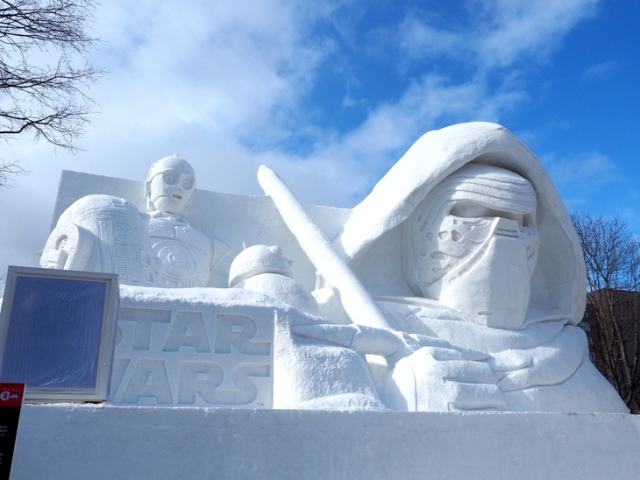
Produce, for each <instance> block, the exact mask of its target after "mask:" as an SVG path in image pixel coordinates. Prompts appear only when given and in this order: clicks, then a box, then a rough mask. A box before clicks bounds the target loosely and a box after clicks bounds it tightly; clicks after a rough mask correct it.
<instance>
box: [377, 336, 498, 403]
mask: <svg viewBox="0 0 640 480" xmlns="http://www.w3.org/2000/svg"><path fill="white" fill-rule="evenodd" d="M381 390H382V391H381V392H380V397H381V400H382V401H383V402H384V403H385V404H386V405H387V406H388V407H389V408H391V409H393V410H396V411H404V412H407V411H408V412H415V411H425V412H447V411H467V410H504V409H505V408H506V403H505V399H504V393H503V391H502V390H501V389H500V387H498V377H497V376H496V374H495V372H494V371H493V370H492V369H491V367H490V366H489V365H488V364H487V363H485V362H479V361H472V360H470V359H469V358H468V357H467V356H466V355H465V354H464V353H463V352H461V351H456V350H454V349H450V348H440V347H422V348H420V349H419V350H417V351H416V352H414V353H413V354H411V355H410V356H408V357H405V358H403V359H401V360H400V361H398V363H397V364H396V366H395V368H394V369H393V370H391V371H389V373H388V374H387V377H386V378H385V380H384V383H383V385H382V389H381Z"/></svg>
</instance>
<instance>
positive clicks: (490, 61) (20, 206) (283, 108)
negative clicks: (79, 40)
mask: <svg viewBox="0 0 640 480" xmlns="http://www.w3.org/2000/svg"><path fill="white" fill-rule="evenodd" d="M347 3H348V2H347ZM595 3H596V0H566V1H564V2H563V3H560V2H552V1H550V0H538V1H535V2H525V1H524V0H513V2H507V1H506V0H492V1H487V2H483V3H482V4H479V3H476V2H469V5H470V8H471V10H470V11H471V12H472V13H474V12H475V13H474V15H477V16H478V18H477V21H472V22H471V27H469V28H467V29H466V30H460V29H451V30H437V29H436V28H435V27H434V26H432V25H430V24H429V23H428V22H425V21H424V19H422V18H419V17H417V16H414V17H407V19H406V20H405V21H404V23H403V24H402V25H401V31H402V35H403V36H402V38H401V48H402V49H403V50H404V51H405V52H406V53H407V55H408V56H409V57H411V58H419V57H424V56H427V57H434V56H446V57H459V58H463V57H468V56H470V57H471V58H472V59H474V61H473V62H471V69H472V70H473V71H472V72H471V74H470V75H469V77H468V78H467V79H465V80H463V81H459V82H455V81H453V80H452V79H451V78H448V77H446V76H443V75H435V74H431V73H429V72H428V71H426V72H422V73H421V74H420V76H417V77H416V78H414V79H412V80H411V81H409V82H408V83H407V86H406V89H405V91H404V92H400V93H399V94H398V93H397V92H396V94H395V95H396V96H395V100H393V99H391V97H390V96H389V97H386V98H382V100H376V101H377V102H378V103H377V104H375V103H373V101H371V100H367V102H366V103H365V102H363V101H362V100H361V99H360V98H358V97H357V96H356V95H355V94H354V95H350V96H349V97H346V98H345V107H348V106H349V105H352V106H353V105H357V106H361V105H364V104H367V105H373V106H372V107H371V110H370V111H369V114H368V116H367V118H366V120H365V121H364V122H363V123H362V124H361V125H359V126H357V127H356V128H353V129H352V130H350V131H334V130H329V129H328V128H326V127H321V126H320V125H319V124H318V123H317V122H315V120H314V113H313V112H314V109H315V108H317V106H314V105H310V104H309V103H307V100H308V95H309V92H310V91H311V90H312V88H313V86H314V84H315V83H316V82H319V81H322V79H321V78H319V77H318V75H319V73H318V72H319V70H318V67H319V66H320V65H322V64H323V62H333V61H334V60H336V59H337V58H339V61H340V62H344V63H345V64H348V62H349V56H348V55H351V54H353V53H349V54H347V53H345V51H340V48H341V47H340V45H338V44H337V42H338V40H336V39H335V38H334V39H332V38H328V37H326V36H321V35H318V34H316V33H314V32H315V30H314V29H315V27H316V26H317V25H318V24H319V23H322V24H323V25H325V26H326V24H331V23H333V24H339V25H340V29H341V35H342V37H341V38H348V39H349V41H350V42H351V43H349V48H353V47H354V45H356V46H357V38H359V37H358V36H354V35H349V31H348V29H349V28H352V27H351V26H350V23H349V21H347V20H344V21H339V22H337V21H336V17H338V16H340V15H342V11H341V10H338V7H339V5H340V2H339V1H338V0H336V1H334V2H316V3H314V2H305V1H302V0H264V1H260V2H255V1H253V0H237V1H234V2H231V1H218V2H207V1H204V0H190V1H188V2H178V1H177V0H166V1H163V2H157V1H151V0H140V1H137V2H128V1H125V0H112V1H109V2H103V5H101V6H100V7H99V8H100V9H99V11H98V12H96V18H97V19H98V23H97V24H96V26H95V32H96V35H98V36H100V37H102V38H103V39H104V40H105V42H106V43H104V44H103V45H102V46H101V47H100V48H99V49H97V50H96V51H95V52H93V53H92V54H91V56H90V60H91V61H92V62H93V63H94V64H96V65H100V66H104V68H105V69H107V70H108V72H109V73H108V74H107V78H106V79H105V80H103V81H102V82H101V83H100V84H99V85H97V86H96V87H93V88H92V90H91V91H90V94H91V95H92V96H94V97H95V98H96V100H97V101H98V103H99V104H100V106H101V112H100V113H99V114H98V115H95V116H93V117H92V121H93V122H94V126H93V127H91V128H90V129H89V131H88V132H87V135H86V136H85V137H84V139H83V140H82V141H81V143H80V145H79V146H80V147H81V148H84V149H85V151H84V152H81V153H80V154H79V155H77V156H71V155H69V154H67V153H66V152H63V151H59V152H58V154H57V155H55V156H54V155H53V154H52V149H51V147H49V146H48V145H46V144H38V145H33V144H32V143H31V142H30V141H29V140H28V139H22V140H20V141H17V142H15V143H13V144H12V145H10V146H9V147H8V148H6V149H4V152H3V158H5V159H6V160H13V159H20V160H21V162H22V165H23V166H24V167H25V168H26V169H27V170H30V171H31V172H32V173H31V175H29V176H28V177H23V178H20V179H19V181H18V182H16V183H17V186H16V188H14V189H12V190H8V191H4V192H2V193H0V195H1V196H2V197H1V201H2V202H3V203H2V205H3V207H2V210H0V245H2V246H3V250H2V252H0V272H1V271H2V270H3V269H4V267H5V265H6V264H7V263H9V262H15V263H28V264H35V262H36V261H37V257H35V256H34V253H35V252H36V251H38V250H40V249H41V248H42V246H43V245H44V242H45V240H46V234H47V231H48V227H49V222H50V215H51V212H52V210H53V202H54V198H55V194H56V187H57V181H58V178H59V175H60V170H61V169H69V170H79V171H86V172H89V173H96V174H102V175H109V176H115V177H121V178H130V179H140V180H142V179H143V178H144V177H145V175H146V171H147V169H148V167H149V165H150V164H151V163H152V162H153V161H155V160H157V159H158V158H161V157H163V156H166V155H168V154H172V153H176V152H179V153H180V154H181V155H182V156H183V157H184V158H186V159H188V160H189V161H190V162H191V163H192V164H193V165H194V167H195V169H196V173H197V176H198V186H199V187H200V188H205V189H209V190H219V191H225V192H234V193H242V194H259V193H261V191H260V189H259V187H258V184H257V181H256V180H255V172H256V170H257V167H258V165H259V164H261V163H265V164H268V165H269V166H271V167H272V168H273V169H274V170H275V171H276V172H278V173H279V174H280V175H281V177H282V178H283V179H284V180H285V181H286V182H288V183H289V185H290V186H291V188H292V189H293V190H294V192H295V193H296V194H298V195H299V196H300V197H301V199H302V200H303V201H305V202H312V203H323V204H329V205H339V206H350V205H353V204H355V203H356V202H357V201H359V200H360V199H361V198H362V197H363V196H364V195H366V193H368V191H369V190H370V188H371V186H372V184H373V183H374V182H375V181H376V180H377V179H378V178H379V177H380V176H381V175H382V174H383V173H384V172H385V171H386V170H387V169H388V167H389V166H390V165H391V164H392V163H393V162H394V161H395V160H396V159H397V158H399V156H400V155H401V154H402V153H403V152H404V150H405V149H406V148H408V147H409V146H410V145H411V143H413V142H414V141H415V140H416V139H417V138H418V137H419V136H420V135H421V134H423V133H425V132H426V131H427V130H429V129H432V128H434V127H438V126H444V125H445V124H449V123H455V122H460V121H471V120H489V121H492V120H493V121H498V120H499V119H500V118H501V116H502V115H503V113H504V112H505V111H509V110H512V109H513V108H514V107H515V106H517V105H520V104H521V103H522V102H523V101H526V99H527V92H526V90H525V89H524V88H523V86H522V85H520V84H519V82H518V80H517V79H518V72H517V71H515V70H511V71H509V72H506V73H504V74H502V76H501V78H500V79H499V80H498V81H494V82H493V83H492V84H491V85H490V84H489V82H488V80H487V78H486V75H484V74H483V73H482V70H483V69H486V68H487V67H493V66H496V65H500V66H505V65H506V64H509V63H515V60H516V59H519V58H520V56H521V55H526V56H531V55H534V56H535V55H541V54H543V53H544V52H546V51H547V50H548V49H549V48H550V46H553V45H554V44H555V43H556V42H557V41H558V40H559V38H561V37H562V35H564V34H565V33H566V32H567V31H568V30H569V29H570V28H571V27H572V26H573V25H574V24H575V23H576V22H577V21H579V20H580V19H582V18H585V17H586V16H588V14H589V13H590V12H591V11H592V8H593V5H595ZM361 8H362V9H365V8H366V7H365V6H364V4H363V5H361ZM345 29H346V30H345ZM396 38H397V37H396ZM392 41H393V39H392V38H390V39H389V43H392ZM342 48H344V49H345V50H348V48H346V47H344V46H343V47H342ZM363 48H365V49H366V47H363ZM355 54H356V55H357V54H361V52H358V51H356V53H355ZM386 61H390V62H391V63H390V66H389V68H390V69H395V68H396V67H397V65H396V63H397V62H398V59H387V60H386ZM345 75H348V76H354V73H353V71H351V70H349V71H348V72H345ZM514 78H515V80H514ZM348 80H349V83H350V84H351V85H357V83H358V81H359V80H360V79H359V78H357V77H353V78H349V79H348ZM495 84H497V85H498V86H497V87H496V86H495ZM301 137H304V138H305V140H304V141H305V142H307V143H309V144H310V145H311V146H310V147H308V148H306V149H304V151H305V152H306V153H305V154H304V155H302V154H298V153H296V151H295V149H294V148H289V149H284V148H278V146H281V145H283V144H286V143H287V141H288V140H291V142H290V144H291V145H293V144H295V143H296V142H298V141H299V139H300V138H301ZM24 212H28V215H25V214H24ZM25 259H31V260H30V261H29V262H27V261H26V260H25Z"/></svg>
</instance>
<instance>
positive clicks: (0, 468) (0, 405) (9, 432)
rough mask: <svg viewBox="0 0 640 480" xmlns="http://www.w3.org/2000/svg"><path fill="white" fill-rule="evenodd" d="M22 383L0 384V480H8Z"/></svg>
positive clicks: (18, 416)
mask: <svg viewBox="0 0 640 480" xmlns="http://www.w3.org/2000/svg"><path fill="white" fill-rule="evenodd" d="M23 398H24V383H0V480H8V479H9V475H10V473H11V460H12V459H13V449H14V447H15V444H16V435H17V434H18V421H19V419H20V409H21V408H22V401H23Z"/></svg>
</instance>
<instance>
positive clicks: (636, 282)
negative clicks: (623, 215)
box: [571, 213, 640, 413]
mask: <svg viewBox="0 0 640 480" xmlns="http://www.w3.org/2000/svg"><path fill="white" fill-rule="evenodd" d="M571 218H572V220H573V224H574V226H575V228H576V232H577V233H578V237H579V238H580V243H581V245H582V250H583V253H584V259H585V262H586V266H587V283H588V289H589V291H588V292H587V311H586V315H585V321H584V322H583V325H584V326H585V327H586V326H587V325H588V330H589V331H588V333H587V335H588V337H589V340H590V345H589V350H590V354H591V356H592V360H593V362H594V364H595V366H596V367H597V368H598V369H599V370H600V372H601V373H602V374H603V375H604V376H605V378H607V380H609V382H611V384H612V385H613V386H614V387H615V388H616V390H617V391H618V393H619V394H620V397H621V398H622V399H623V400H624V402H625V403H626V404H627V406H628V407H629V409H630V410H631V412H632V413H639V412H640V344H639V343H638V342H640V331H639V330H640V317H639V316H638V314H639V313H640V292H639V291H638V289H639V287H640V242H639V241H638V239H636V238H635V237H633V235H631V234H630V233H629V231H628V230H627V226H626V224H625V223H624V222H623V221H622V220H620V218H619V217H616V218H614V219H612V220H605V219H603V218H602V217H592V216H591V215H589V214H586V213H574V214H573V215H572V216H571Z"/></svg>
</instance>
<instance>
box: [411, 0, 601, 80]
mask: <svg viewBox="0 0 640 480" xmlns="http://www.w3.org/2000/svg"><path fill="white" fill-rule="evenodd" d="M598 3H599V0H562V1H558V0H482V1H481V0H469V1H468V2H467V7H468V19H467V26H466V27H465V28H461V27H459V26H457V25H454V26H452V27H451V28H450V29H449V30H447V29H442V28H437V27H435V26H432V25H430V24H429V20H428V19H425V18H423V17H424V16H423V15H420V14H419V13H414V14H413V15H411V16H408V17H407V19H406V20H405V22H404V24H403V25H401V27H400V37H401V42H400V45H401V47H402V48H403V49H404V50H405V52H406V53H407V54H409V55H410V56H412V57H414V58H421V57H427V58H428V57H433V56H439V55H447V56H451V57H457V58H461V59H467V58H471V59H473V61H474V63H475V64H476V65H477V66H479V67H481V68H494V67H506V66H508V65H510V64H512V63H514V62H516V61H522V60H525V59H533V60H544V59H545V58H546V56H547V55H548V54H549V52H551V51H552V50H553V49H554V48H555V47H556V46H557V45H558V43H559V41H560V40H561V39H562V37H563V36H564V35H566V34H567V33H568V32H569V31H570V30H571V29H572V28H573V27H575V25H576V24H577V23H578V22H580V21H582V20H584V19H585V18H589V17H590V16H592V15H593V14H594V13H595V7H596V5H597V4H598Z"/></svg>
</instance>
